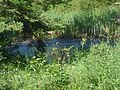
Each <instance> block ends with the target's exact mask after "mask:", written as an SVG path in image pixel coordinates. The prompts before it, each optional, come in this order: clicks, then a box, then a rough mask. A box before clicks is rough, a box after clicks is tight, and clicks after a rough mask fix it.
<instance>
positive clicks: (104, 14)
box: [40, 0, 120, 37]
mask: <svg viewBox="0 0 120 90" xmlns="http://www.w3.org/2000/svg"><path fill="white" fill-rule="evenodd" d="M74 3H79V4H80V5H78V6H75V7H74ZM97 3H98V2H94V1H89V0H88V1H87V0H85V1H83V0H81V1H74V2H73V3H70V5H71V6H69V5H68V7H67V8H66V7H65V8H62V9H63V11H60V10H59V9H60V7H58V8H57V7H56V8H55V9H51V10H49V11H47V12H45V13H43V14H42V15H41V16H40V17H41V18H42V19H43V21H44V22H45V23H46V24H48V25H50V27H51V29H52V30H53V31H54V32H57V33H56V34H57V36H62V37H80V36H85V35H87V36H92V37H94V36H101V35H103V36H108V37H115V36H118V32H119V31H120V28H119V27H120V25H119V23H118V19H119V15H120V12H119V11H120V8H119V6H115V5H108V6H104V5H103V6H102V5H100V6H99V4H97ZM74 8H75V9H74Z"/></svg>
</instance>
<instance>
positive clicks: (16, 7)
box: [0, 0, 120, 90]
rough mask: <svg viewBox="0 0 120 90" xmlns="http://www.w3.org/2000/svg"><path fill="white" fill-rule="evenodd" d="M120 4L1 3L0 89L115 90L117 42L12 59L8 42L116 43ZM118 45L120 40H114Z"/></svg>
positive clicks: (88, 0)
mask: <svg viewBox="0 0 120 90" xmlns="http://www.w3.org/2000/svg"><path fill="white" fill-rule="evenodd" d="M116 2H120V1H119V0H0V90H21V89H22V90H37V89H38V90H119V89H120V56H119V55H120V43H119V42H117V43H116V45H115V46H109V45H108V44H106V43H102V44H100V45H95V46H93V47H91V48H90V49H89V50H84V49H83V48H82V49H81V50H77V49H75V50H74V51H72V52H73V53H72V54H71V51H69V50H70V49H71V48H72V47H70V48H64V49H63V54H64V56H62V57H61V55H60V54H59V52H61V51H59V50H58V49H55V48H53V49H54V51H53V52H52V54H53V55H54V57H53V58H52V62H51V63H48V62H47V56H46V54H45V53H39V54H37V55H35V56H33V57H32V58H28V57H25V56H22V55H17V56H11V55H10V54H9V53H8V51H7V49H6V48H7V47H8V46H10V45H11V44H12V43H17V42H20V41H25V40H28V39H30V40H36V41H37V42H38V43H39V45H41V46H43V47H44V45H43V44H44V43H43V42H42V40H44V39H48V38H51V37H52V38H54V37H61V38H66V37H67V38H69V37H70V38H82V43H83V44H84V42H85V41H84V39H86V38H91V37H92V38H101V37H105V38H107V39H116V38H117V39H118V38H119V36H120V7H119V5H116V4H115V3H116ZM118 41H119V39H118Z"/></svg>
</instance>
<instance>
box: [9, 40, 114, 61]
mask: <svg viewBox="0 0 120 90" xmlns="http://www.w3.org/2000/svg"><path fill="white" fill-rule="evenodd" d="M103 41H104V42H107V39H105V38H104V39H99V38H91V39H90V38H89V39H86V40H85V42H84V43H82V40H81V39H76V38H53V39H47V40H43V43H39V44H38V42H36V41H30V40H26V41H23V42H19V43H14V44H12V45H11V46H10V47H9V49H8V50H9V52H10V53H11V54H14V55H18V54H21V55H25V56H28V57H32V56H34V55H36V53H37V52H44V53H46V54H47V55H48V57H47V59H49V60H51V59H53V57H54V59H56V58H58V57H61V58H62V57H66V54H67V53H68V54H72V53H73V52H72V50H74V49H78V50H81V49H89V48H90V46H93V45H96V44H98V45H99V44H100V43H101V42H103ZM42 44H44V45H42ZM109 44H110V45H112V46H113V45H115V40H110V41H109ZM65 48H66V49H70V51H69V52H68V51H66V50H65ZM71 52H72V53H71Z"/></svg>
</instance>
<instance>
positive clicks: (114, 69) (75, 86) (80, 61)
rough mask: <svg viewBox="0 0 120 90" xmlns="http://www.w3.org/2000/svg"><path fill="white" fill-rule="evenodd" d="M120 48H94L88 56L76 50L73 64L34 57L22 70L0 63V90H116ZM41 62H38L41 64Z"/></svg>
mask: <svg viewBox="0 0 120 90" xmlns="http://www.w3.org/2000/svg"><path fill="white" fill-rule="evenodd" d="M119 54H120V45H119V44H117V46H116V47H115V48H113V47H110V46H108V45H107V44H101V45H100V46H94V47H92V48H91V49H90V51H89V53H86V52H80V51H76V52H75V53H74V56H73V57H72V58H71V60H72V61H73V63H72V64H57V63H52V64H47V65H45V64H44V58H41V57H39V58H38V57H37V58H33V59H32V60H31V62H30V63H29V64H26V66H25V67H21V65H20V64H21V63H18V64H17V65H15V64H12V63H9V64H7V65H6V64H2V65H1V71H0V78H1V79H0V89H1V90H6V89H7V90H8V89H9V90H16V89H17V90H21V89H24V90H28V89H29V90H36V89H39V90H90V89H92V90H119V89H120V55H119ZM41 60H42V62H39V63H38V62H37V61H41Z"/></svg>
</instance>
